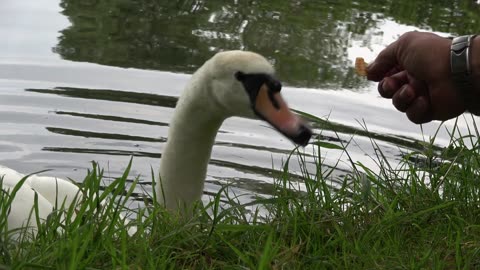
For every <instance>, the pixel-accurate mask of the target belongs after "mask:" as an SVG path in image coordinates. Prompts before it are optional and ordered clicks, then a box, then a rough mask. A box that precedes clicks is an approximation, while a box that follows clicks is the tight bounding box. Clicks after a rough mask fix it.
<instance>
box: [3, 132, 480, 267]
mask: <svg viewBox="0 0 480 270" xmlns="http://www.w3.org/2000/svg"><path fill="white" fill-rule="evenodd" d="M466 139H467V141H468V140H470V144H471V145H468V146H467V145H465V144H464V143H463V141H462V140H457V139H453V138H452V141H451V144H450V146H449V147H447V148H440V150H439V148H438V147H434V146H433V144H432V143H433V142H432V143H430V144H428V143H426V144H425V145H424V147H423V149H422V150H421V151H414V152H411V153H409V154H406V155H405V156H404V157H403V161H402V162H401V163H400V165H398V166H395V167H393V166H391V165H390V163H389V161H388V160H386V159H385V158H384V157H383V155H382V153H381V151H379V152H378V153H379V154H378V156H376V157H372V158H373V159H375V160H376V162H377V163H378V164H380V165H381V170H380V171H379V172H374V171H373V170H370V169H369V168H366V167H365V166H363V165H362V164H361V163H358V162H356V161H355V160H350V161H351V168H352V169H351V173H349V174H347V175H345V177H344V179H343V184H342V186H341V187H340V188H339V189H338V190H335V191H332V189H331V188H330V186H329V182H330V181H329V174H330V171H323V170H322V167H321V166H320V164H317V168H318V170H317V171H316V172H313V173H312V172H310V173H307V172H306V171H305V172H304V177H305V179H306V180H305V185H306V187H307V191H306V192H295V191H292V189H291V185H290V182H289V179H288V172H287V171H285V173H284V174H283V175H279V176H278V178H277V179H276V181H275V195H274V196H273V197H272V198H268V199H262V198H259V199H258V200H257V201H255V204H256V205H259V206H261V207H262V208H263V209H268V213H269V214H268V215H267V216H261V215H259V214H257V213H255V212H249V211H247V210H245V209H246V208H249V207H247V206H246V205H239V204H238V203H237V202H236V200H235V199H234V198H232V199H231V200H230V201H229V202H228V203H227V206H225V205H224V203H221V202H220V196H221V195H222V192H224V191H225V190H222V191H221V192H220V193H219V194H217V196H216V197H215V198H214V200H212V202H211V203H210V204H208V205H205V206H202V205H199V206H198V211H196V214H195V215H194V217H192V218H190V219H188V220H178V219H176V218H175V217H173V216H171V215H170V214H168V213H166V212H165V211H164V210H163V209H162V208H161V207H159V206H158V205H155V204H152V203H148V202H147V204H148V205H149V206H148V207H146V208H144V209H141V210H137V211H138V212H137V213H135V216H136V217H137V220H136V222H134V223H136V225H137V226H138V232H137V233H136V234H135V235H133V236H129V235H128V233H127V229H126V228H125V226H124V225H123V222H121V221H119V222H117V223H116V224H114V223H112V222H111V221H112V220H118V214H119V212H120V211H121V210H122V209H121V208H122V205H124V204H125V202H126V198H127V197H128V194H129V193H128V192H126V193H125V180H126V178H127V175H128V170H127V171H126V172H125V175H124V177H122V178H120V179H118V180H117V181H115V182H114V183H112V184H111V185H110V186H108V187H107V192H106V194H109V197H111V198H114V199H112V200H109V202H108V203H107V207H104V208H102V210H99V208H98V207H97V206H98V205H99V203H98V200H99V199H96V198H100V199H102V200H103V199H105V198H102V197H101V196H99V194H98V190H99V186H100V182H101V178H102V172H101V170H99V169H98V168H95V167H94V169H93V170H92V171H91V173H89V175H88V176H87V177H86V178H85V181H84V183H85V184H84V192H85V194H87V195H88V196H86V197H88V198H89V199H87V200H86V201H85V202H84V203H83V204H82V207H81V208H80V209H69V210H67V216H69V215H73V213H74V212H75V213H76V214H77V215H76V217H75V218H72V221H70V222H67V224H65V225H62V222H60V221H61V220H62V219H63V217H64V216H65V215H60V214H58V215H52V217H51V218H49V220H48V221H47V224H46V226H44V227H42V228H41V229H40V231H39V233H38V235H37V236H36V237H35V238H34V239H30V240H29V241H22V242H20V243H15V242H14V241H12V240H8V236H7V232H6V231H5V219H6V216H5V215H6V213H5V211H0V269H24V268H27V269H28V268H42V269H44V268H47V269H48V268H50V269H417V268H425V269H455V268H458V269H460V268H462V269H474V268H480V179H479V177H478V174H479V169H480V151H479V147H478V142H477V140H478V131H476V130H472V131H471V135H469V136H468V137H466ZM372 143H373V144H374V145H375V142H374V141H372ZM472 145H473V146H472ZM323 146H327V147H328V145H323ZM379 150H381V148H379ZM316 152H317V153H318V160H322V156H321V153H322V148H321V147H319V148H317V150H316ZM346 155H348V153H346ZM291 162H293V161H291ZM295 162H296V160H295ZM227 194H228V193H227ZM2 198H3V199H2ZM7 204H8V196H6V195H5V194H3V195H2V197H0V206H1V207H2V209H6V207H7ZM116 217H117V218H116ZM142 217H143V218H142ZM140 219H142V221H141V222H139V220H140Z"/></svg>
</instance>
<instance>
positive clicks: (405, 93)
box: [399, 84, 410, 100]
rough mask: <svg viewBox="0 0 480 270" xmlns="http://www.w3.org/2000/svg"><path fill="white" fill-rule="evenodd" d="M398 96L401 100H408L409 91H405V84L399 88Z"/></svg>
mask: <svg viewBox="0 0 480 270" xmlns="http://www.w3.org/2000/svg"><path fill="white" fill-rule="evenodd" d="M399 95H400V98H401V99H403V100H410V91H408V90H407V85H406V84H405V85H403V86H402V87H401V88H400V93H399Z"/></svg>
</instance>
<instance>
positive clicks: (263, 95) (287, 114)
mask: <svg viewBox="0 0 480 270" xmlns="http://www.w3.org/2000/svg"><path fill="white" fill-rule="evenodd" d="M254 109H255V111H256V113H257V114H258V115H259V116H260V117H261V118H263V119H264V120H265V121H267V122H269V123H270V124H271V125H272V126H273V127H274V128H276V129H277V130H278V131H279V132H281V133H282V134H283V135H285V136H286V137H287V138H289V139H290V140H292V141H293V142H294V143H296V144H299V145H302V146H306V145H307V144H308V141H309V140H310V137H312V131H311V129H310V127H309V126H308V125H307V124H306V123H305V122H304V121H303V120H302V119H301V118H300V117H299V116H298V115H296V114H294V113H293V112H292V111H291V110H290V108H289V107H288V105H287V103H285V101H284V100H283V98H282V95H281V94H280V92H270V91H269V89H268V86H267V85H266V84H263V85H262V86H261V87H260V90H259V91H258V95H257V97H256V99H255V105H254Z"/></svg>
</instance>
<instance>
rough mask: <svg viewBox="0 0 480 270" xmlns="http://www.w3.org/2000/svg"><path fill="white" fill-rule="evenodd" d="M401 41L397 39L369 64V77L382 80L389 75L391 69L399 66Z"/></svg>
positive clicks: (373, 79) (372, 79)
mask: <svg viewBox="0 0 480 270" xmlns="http://www.w3.org/2000/svg"><path fill="white" fill-rule="evenodd" d="M398 44H399V41H398V40H397V41H395V42H393V43H391V44H390V45H388V46H387V47H386V48H385V49H384V50H383V51H381V52H380V54H379V55H378V56H377V58H376V59H375V60H374V61H373V63H371V64H369V65H368V66H367V78H368V79H369V80H371V81H377V82H378V81H381V80H382V79H383V78H384V77H385V76H388V74H389V73H391V71H392V70H393V69H394V68H396V67H397V66H398V64H399V63H398V59H397V51H398V46H399V45H398Z"/></svg>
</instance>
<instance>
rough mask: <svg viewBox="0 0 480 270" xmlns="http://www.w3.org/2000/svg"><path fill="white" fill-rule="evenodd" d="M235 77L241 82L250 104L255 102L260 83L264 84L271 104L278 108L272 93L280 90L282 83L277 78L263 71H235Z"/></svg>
mask: <svg viewBox="0 0 480 270" xmlns="http://www.w3.org/2000/svg"><path fill="white" fill-rule="evenodd" d="M235 78H236V79H237V80H238V81H240V82H241V83H242V84H243V87H244V88H245V91H246V92H247V94H248V96H249V98H250V102H251V103H252V105H253V104H255V100H256V99H257V96H258V92H259V91H260V88H261V87H262V85H266V86H267V88H268V97H269V99H270V101H271V102H272V105H273V106H274V107H275V108H277V109H278V107H279V105H278V104H277V101H276V100H275V98H273V95H274V94H275V93H278V92H280V90H282V84H281V83H280V82H279V81H278V80H277V79H275V78H274V77H272V76H271V75H269V74H265V73H243V72H241V71H237V72H235Z"/></svg>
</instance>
